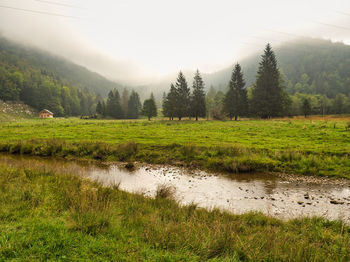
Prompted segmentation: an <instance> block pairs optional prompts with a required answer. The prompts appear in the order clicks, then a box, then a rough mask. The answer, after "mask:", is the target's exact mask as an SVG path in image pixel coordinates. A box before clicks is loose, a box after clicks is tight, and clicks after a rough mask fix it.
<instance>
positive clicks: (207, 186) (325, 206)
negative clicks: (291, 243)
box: [0, 155, 350, 223]
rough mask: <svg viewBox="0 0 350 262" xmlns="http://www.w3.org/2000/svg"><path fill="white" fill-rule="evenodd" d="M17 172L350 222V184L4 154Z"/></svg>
mask: <svg viewBox="0 0 350 262" xmlns="http://www.w3.org/2000/svg"><path fill="white" fill-rule="evenodd" d="M0 163H1V164H6V165H8V166H15V167H28V168H33V169H37V170H46V171H54V172H57V173H70V174H75V175H78V176H82V177H86V178H89V179H92V180H96V181H98V182H100V183H101V184H103V185H105V186H110V185H115V184H120V185H119V188H120V189H122V190H125V191H128V192H132V193H139V194H144V195H145V196H150V197H153V196H154V195H155V192H156V190H157V187H158V186H159V185H163V184H166V185H169V186H173V187H174V189H175V199H176V200H178V201H179V203H180V204H184V205H186V204H190V203H195V204H197V205H198V206H199V207H203V208H207V209H213V208H219V209H221V210H226V211H229V212H233V213H236V214H241V213H244V212H247V211H261V212H263V213H265V214H267V215H271V216H275V217H279V218H295V217H301V216H315V215H316V216H323V217H326V218H329V219H342V220H344V221H345V222H347V223H350V181H347V180H341V179H337V180H334V179H327V178H317V177H304V176H296V175H294V176H287V175H276V174H230V175H225V174H214V173H207V172H204V171H199V170H188V169H184V168H178V167H170V166H164V165H143V164H137V165H136V168H135V169H134V170H131V171H130V170H127V169H126V168H124V167H123V166H124V164H122V163H113V164H96V163H89V162H86V161H65V160H58V159H52V158H36V157H21V156H12V155H0Z"/></svg>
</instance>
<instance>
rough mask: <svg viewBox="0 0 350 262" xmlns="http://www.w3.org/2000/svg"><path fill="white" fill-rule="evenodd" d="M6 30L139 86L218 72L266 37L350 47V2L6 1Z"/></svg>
mask: <svg viewBox="0 0 350 262" xmlns="http://www.w3.org/2000/svg"><path fill="white" fill-rule="evenodd" d="M0 34H2V35H4V36H5V37H9V38H12V39H15V40H17V41H20V42H22V43H25V44H27V45H31V46H35V47H39V48H41V49H44V50H46V51H49V52H51V53H53V54H56V55H59V56H63V57H65V58H67V59H70V60H72V61H73V62H75V63H78V64H80V65H83V66H85V67H87V68H89V69H91V70H93V71H96V72H98V73H100V74H102V75H104V76H106V77H108V78H110V79H113V80H116V81H119V82H122V83H125V84H138V85H139V84H146V83H149V82H151V81H154V80H155V79H160V78H162V77H164V76H166V75H168V74H171V73H173V72H177V71H179V70H195V69H197V68H198V69H199V70H200V71H202V72H205V73H211V72H215V71H218V70H220V69H222V68H225V67H227V66H229V65H231V64H233V63H235V62H237V61H239V60H240V59H243V58H244V57H247V56H249V55H251V54H252V53H254V52H257V51H259V52H262V50H263V48H264V46H265V45H266V43H267V42H270V43H271V44H272V46H277V45H280V44H282V43H284V42H287V41H290V40H293V39H295V38H298V37H301V36H308V37H317V38H324V39H331V40H333V41H341V42H344V43H346V44H350V1H349V0H333V1H329V0H327V1H324V0H318V1H315V0H303V1H301V0H283V1H282V0H265V1H261V0H241V1H236V0H176V1H175V0H147V1H145V0H114V1H113V0H71V1H68V0H0Z"/></svg>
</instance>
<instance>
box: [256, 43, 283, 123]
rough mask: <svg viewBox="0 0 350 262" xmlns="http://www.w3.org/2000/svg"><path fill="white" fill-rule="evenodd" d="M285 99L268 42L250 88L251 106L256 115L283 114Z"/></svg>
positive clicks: (270, 115)
mask: <svg viewBox="0 0 350 262" xmlns="http://www.w3.org/2000/svg"><path fill="white" fill-rule="evenodd" d="M285 100H286V99H285V94H284V90H283V87H282V81H281V77H280V72H279V69H278V67H277V61H276V57H275V54H274V52H273V51H272V49H271V46H270V44H267V45H266V48H265V50H264V54H263V55H262V59H261V62H260V63H259V70H258V74H257V80H256V83H255V86H254V88H253V90H252V106H253V107H254V109H255V111H256V114H257V115H259V116H260V117H262V118H270V117H273V116H279V115H281V114H283V111H284V104H283V103H284V101H285Z"/></svg>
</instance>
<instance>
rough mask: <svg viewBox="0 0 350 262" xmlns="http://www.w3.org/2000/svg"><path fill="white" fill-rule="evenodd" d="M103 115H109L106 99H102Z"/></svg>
mask: <svg viewBox="0 0 350 262" xmlns="http://www.w3.org/2000/svg"><path fill="white" fill-rule="evenodd" d="M102 115H103V116H104V117H106V116H107V106H106V103H105V101H102Z"/></svg>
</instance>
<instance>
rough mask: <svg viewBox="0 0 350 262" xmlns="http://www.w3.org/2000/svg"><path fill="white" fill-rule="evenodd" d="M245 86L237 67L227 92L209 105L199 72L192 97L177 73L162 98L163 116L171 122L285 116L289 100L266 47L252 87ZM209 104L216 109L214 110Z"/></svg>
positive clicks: (272, 58) (275, 62)
mask: <svg viewBox="0 0 350 262" xmlns="http://www.w3.org/2000/svg"><path fill="white" fill-rule="evenodd" d="M245 85H246V84H245V81H244V76H243V72H242V69H241V66H240V65H239V64H236V65H235V67H234V69H233V72H232V75H231V79H230V82H229V84H228V90H227V92H226V93H225V94H223V93H222V95H221V97H218V98H217V99H216V101H211V99H210V98H209V97H208V95H207V96H206V94H205V93H204V82H203V80H202V77H201V75H200V73H199V71H198V70H197V72H196V73H195V76H194V81H193V85H192V93H191V90H190V88H189V87H188V85H187V82H186V79H185V77H184V75H183V73H182V72H180V73H179V75H178V78H177V80H176V83H175V85H174V84H171V86H170V91H169V92H168V93H167V94H164V95H163V115H164V116H166V117H169V119H171V120H172V119H174V117H177V118H178V119H179V120H181V119H182V118H183V117H194V118H196V120H198V118H199V117H205V116H207V117H209V114H212V117H213V118H216V119H222V118H224V117H229V118H230V119H233V118H234V119H235V120H237V119H238V117H242V116H259V117H261V118H271V117H276V116H284V115H286V114H287V113H288V108H289V106H290V105H291V99H290V97H289V95H288V94H287V93H286V91H285V88H284V85H283V80H282V77H281V74H280V71H279V69H278V67H277V60H276V57H275V54H274V52H273V50H272V48H271V46H270V45H269V44H268V45H267V46H266V48H265V50H264V54H263V55H262V57H261V62H260V63H259V69H258V72H257V78H256V82H255V84H254V85H253V86H252V87H251V88H250V89H247V88H246V86H245ZM209 92H210V91H209ZM248 93H249V95H248ZM211 103H215V104H216V105H217V106H216V107H215V108H213V106H212V104H211ZM208 109H210V112H208Z"/></svg>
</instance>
